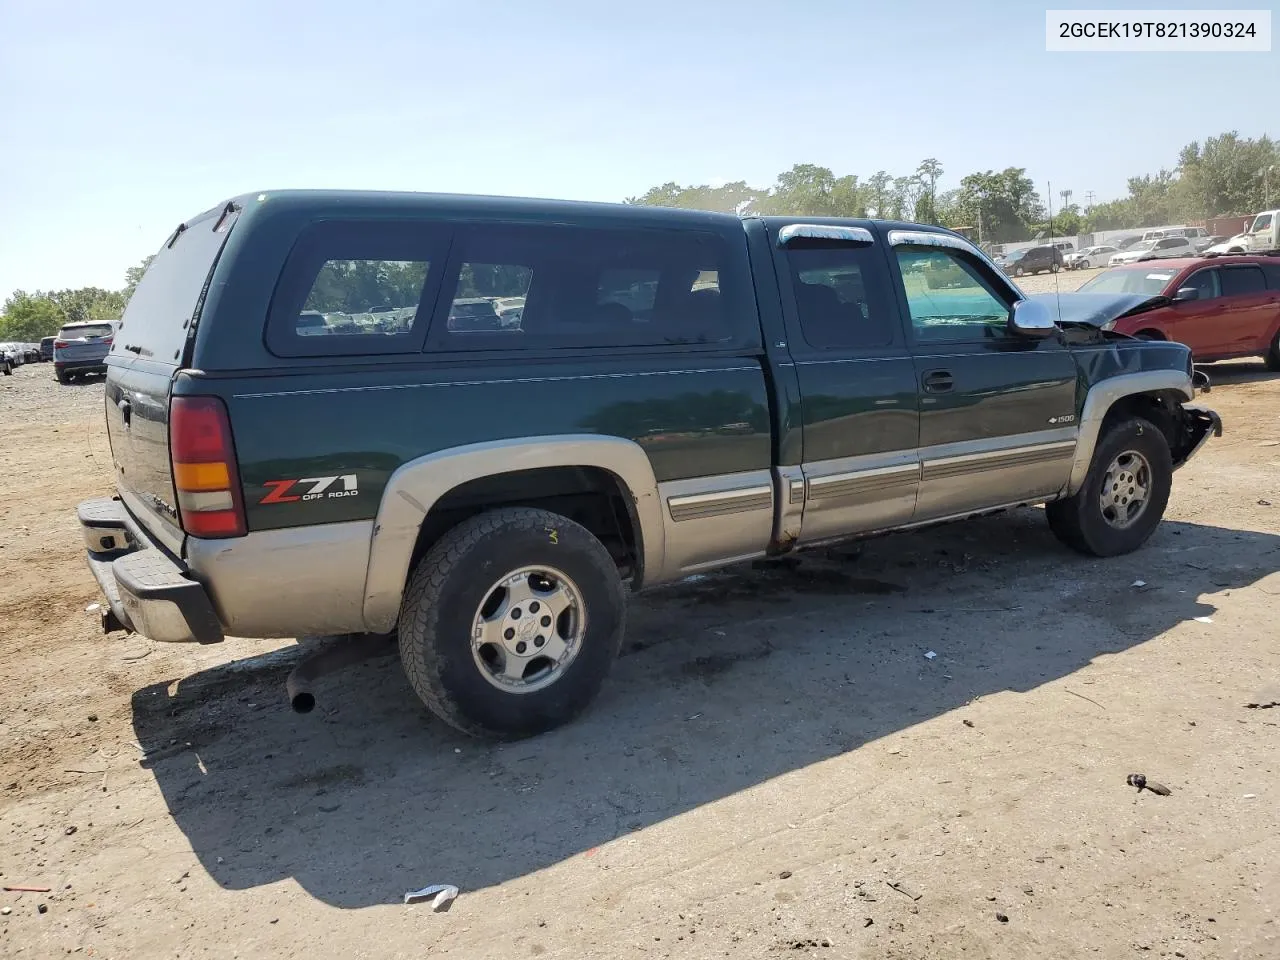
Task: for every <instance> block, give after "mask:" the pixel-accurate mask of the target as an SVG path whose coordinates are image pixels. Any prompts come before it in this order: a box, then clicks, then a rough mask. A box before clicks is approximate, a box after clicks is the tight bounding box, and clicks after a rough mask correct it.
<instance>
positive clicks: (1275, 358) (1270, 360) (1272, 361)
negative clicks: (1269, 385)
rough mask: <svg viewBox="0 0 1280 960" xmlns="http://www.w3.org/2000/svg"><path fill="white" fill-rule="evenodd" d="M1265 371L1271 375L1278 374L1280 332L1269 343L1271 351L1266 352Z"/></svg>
mask: <svg viewBox="0 0 1280 960" xmlns="http://www.w3.org/2000/svg"><path fill="white" fill-rule="evenodd" d="M1267 369H1268V370H1270V371H1271V372H1272V373H1280V332H1277V333H1276V338H1275V339H1274V340H1272V341H1271V349H1270V350H1268V351H1267Z"/></svg>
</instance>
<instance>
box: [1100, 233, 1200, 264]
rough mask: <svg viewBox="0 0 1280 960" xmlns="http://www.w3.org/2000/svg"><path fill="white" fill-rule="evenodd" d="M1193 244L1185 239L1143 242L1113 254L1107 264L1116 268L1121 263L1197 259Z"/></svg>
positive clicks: (1163, 238) (1175, 238) (1164, 238)
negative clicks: (1177, 258) (1178, 258)
mask: <svg viewBox="0 0 1280 960" xmlns="http://www.w3.org/2000/svg"><path fill="white" fill-rule="evenodd" d="M1199 255H1200V254H1199V253H1198V252H1197V251H1196V248H1195V246H1194V244H1192V243H1191V241H1190V240H1188V239H1187V238H1186V237H1161V238H1160V239H1159V240H1143V241H1141V242H1140V243H1135V244H1134V245H1133V246H1132V247H1130V248H1129V249H1128V250H1124V251H1122V252H1120V253H1117V254H1113V255H1112V257H1111V261H1110V263H1109V264H1108V265H1109V266H1112V267H1118V266H1120V265H1121V264H1122V263H1137V262H1138V261H1140V260H1164V259H1166V258H1168V257H1198V256H1199Z"/></svg>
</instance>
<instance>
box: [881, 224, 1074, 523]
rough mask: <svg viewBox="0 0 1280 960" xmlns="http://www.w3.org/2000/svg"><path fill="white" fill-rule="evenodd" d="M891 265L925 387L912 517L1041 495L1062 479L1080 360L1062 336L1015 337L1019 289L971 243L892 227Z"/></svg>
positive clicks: (1067, 466) (920, 386) (1069, 452)
mask: <svg viewBox="0 0 1280 960" xmlns="http://www.w3.org/2000/svg"><path fill="white" fill-rule="evenodd" d="M889 240H890V245H891V247H892V250H893V257H892V268H893V271H894V275H895V279H896V281H897V293H898V296H899V298H900V303H901V308H902V311H903V313H904V316H905V317H906V318H908V323H909V325H908V336H909V342H910V346H911V353H912V361H913V364H914V368H915V375H916V387H917V390H918V393H919V397H920V463H921V477H920V492H919V495H918V496H917V498H916V510H915V514H914V517H913V519H914V520H916V521H926V520H934V519H939V518H942V517H950V516H956V515H963V514H965V513H968V512H971V511H975V510H982V509H987V508H992V507H1000V506H1006V505H1013V504H1018V503H1024V502H1034V501H1036V500H1039V499H1042V498H1044V497H1046V496H1050V495H1052V494H1054V493H1056V492H1057V491H1058V490H1060V489H1062V487H1063V486H1064V485H1065V484H1066V482H1067V479H1068V477H1069V475H1070V472H1071V461H1072V457H1073V455H1074V453H1075V443H1076V434H1077V427H1076V415H1077V413H1078V410H1077V398H1076V383H1077V373H1076V363H1075V360H1074V358H1073V357H1072V355H1071V351H1070V350H1069V349H1068V348H1067V347H1066V346H1065V344H1064V343H1063V342H1062V341H1061V339H1060V338H1058V337H1047V338H1037V339H1031V338H1026V337H1018V336H1014V335H1013V334H1012V333H1011V332H1010V331H1009V328H1008V320H1009V316H1010V313H1011V312H1012V308H1013V303H1014V301H1015V300H1016V299H1017V298H1018V292H1017V290H1016V289H1014V288H1012V287H1010V285H1009V284H1008V283H1006V282H1005V281H1004V280H1003V278H1001V277H999V276H998V275H997V274H996V272H995V271H994V270H992V269H991V267H990V265H989V264H988V263H987V262H986V260H985V259H983V258H981V257H979V256H978V255H976V253H974V252H973V250H972V248H971V247H969V245H968V244H966V243H964V241H962V240H960V239H958V238H954V237H951V236H948V235H946V234H937V233H929V232H923V231H920V232H917V231H910V230H893V231H890V233H889Z"/></svg>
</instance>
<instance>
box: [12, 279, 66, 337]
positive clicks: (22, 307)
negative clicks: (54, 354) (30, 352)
mask: <svg viewBox="0 0 1280 960" xmlns="http://www.w3.org/2000/svg"><path fill="white" fill-rule="evenodd" d="M65 322H66V317H65V316H64V315H63V313H62V311H61V310H60V309H58V305H57V304H56V303H54V302H53V300H51V299H50V298H49V297H48V296H47V295H45V294H42V293H40V292H39V291H37V292H36V293H35V294H29V293H26V292H25V291H22V290H15V291H14V292H13V296H11V297H9V299H8V300H6V301H5V303H4V314H3V315H2V316H0V340H17V341H19V342H22V343H34V342H35V341H37V340H39V339H40V338H42V337H51V336H53V335H54V334H55V333H57V332H58V328H59V327H61V326H62V324H63V323H65Z"/></svg>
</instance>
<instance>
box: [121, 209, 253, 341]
mask: <svg viewBox="0 0 1280 960" xmlns="http://www.w3.org/2000/svg"><path fill="white" fill-rule="evenodd" d="M237 213H238V211H236V210H235V209H234V208H232V207H231V206H230V205H228V206H226V207H216V208H214V209H212V210H209V211H207V212H206V213H203V214H201V215H200V216H199V217H196V218H195V219H193V220H190V221H188V222H187V223H185V224H183V225H182V226H181V227H179V228H178V229H177V230H176V231H174V233H173V234H172V235H171V236H170V237H169V239H168V240H167V241H166V242H165V244H164V246H162V247H161V248H160V249H159V251H157V253H156V255H155V257H154V258H153V259H152V261H151V264H150V265H149V266H148V267H147V271H146V273H145V274H143V277H142V280H141V281H140V282H139V283H138V288H137V289H136V290H135V291H134V292H133V296H132V297H130V298H129V304H128V306H127V307H126V308H125V311H124V316H123V317H122V318H121V322H120V329H119V336H117V337H116V340H115V343H114V344H113V345H112V348H111V353H112V356H113V357H116V356H123V357H125V358H126V359H133V358H140V359H144V360H149V361H153V362H156V363H161V364H165V365H167V366H179V365H181V364H182V362H183V352H184V350H185V345H186V342H187V338H188V336H189V335H190V333H191V331H192V327H193V324H194V322H195V320H196V318H197V314H198V313H199V310H200V306H201V304H202V303H203V300H204V295H205V293H206V290H207V288H208V283H209V278H210V277H211V275H212V273H213V268H214V266H215V265H216V263H217V260H218V256H219V254H220V253H221V252H222V247H223V244H225V243H226V240H227V236H228V234H229V233H230V232H231V228H232V226H233V225H234V223H235V219H236V216H237ZM130 355H132V357H130Z"/></svg>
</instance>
